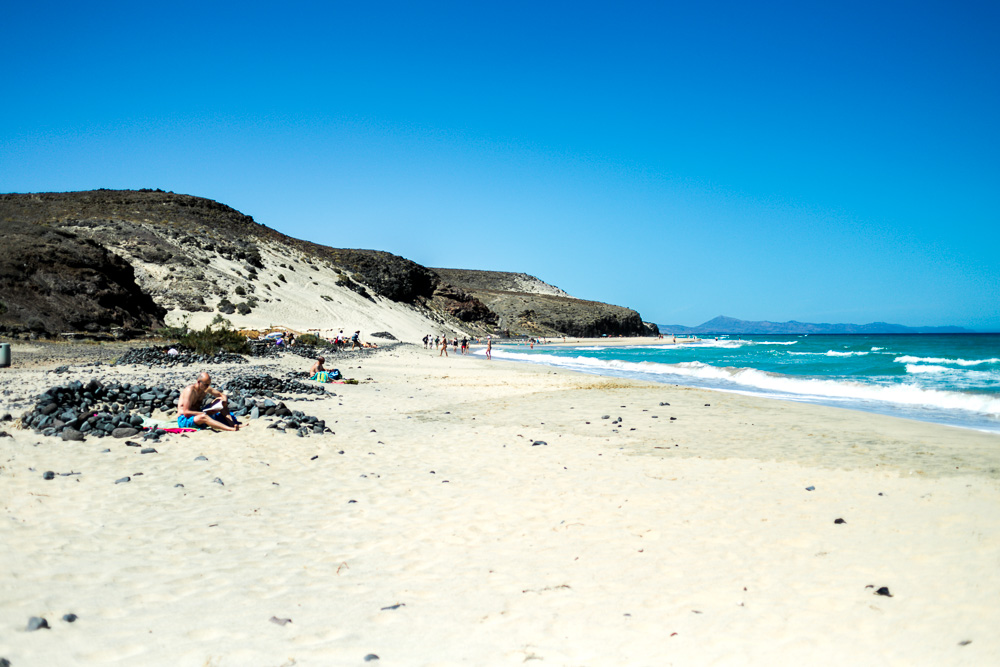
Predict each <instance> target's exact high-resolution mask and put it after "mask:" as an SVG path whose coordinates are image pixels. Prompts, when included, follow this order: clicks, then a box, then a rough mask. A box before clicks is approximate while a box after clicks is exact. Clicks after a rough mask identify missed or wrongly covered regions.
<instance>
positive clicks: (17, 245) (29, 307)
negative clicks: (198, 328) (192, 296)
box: [0, 195, 166, 334]
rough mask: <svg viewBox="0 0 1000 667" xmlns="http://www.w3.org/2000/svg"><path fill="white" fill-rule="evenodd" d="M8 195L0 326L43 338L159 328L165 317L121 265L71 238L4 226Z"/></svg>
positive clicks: (0, 256)
mask: <svg viewBox="0 0 1000 667" xmlns="http://www.w3.org/2000/svg"><path fill="white" fill-rule="evenodd" d="M10 196H11V195H0V235H2V237H3V240H4V251H3V252H2V253H0V295H2V296H0V300H2V302H3V307H2V308H0V325H3V326H5V327H6V328H7V329H8V330H12V331H34V332H37V333H48V334H58V333H62V332H66V331H87V332H101V331H109V330H111V329H112V328H115V327H120V328H125V329H133V330H134V329H149V328H153V327H159V326H163V317H164V316H165V315H166V311H165V310H164V309H163V308H161V307H160V306H158V305H157V304H156V303H155V302H154V301H153V299H152V298H151V297H150V296H149V295H148V294H146V293H144V292H143V291H142V289H140V287H139V285H138V284H137V283H136V280H135V272H134V271H133V269H132V267H131V266H130V265H129V264H128V263H127V262H126V261H125V260H123V259H122V258H121V257H119V256H117V255H115V254H113V253H111V252H108V251H107V250H106V249H105V248H103V247H102V246H100V245H98V244H97V243H95V242H94V241H91V240H89V239H86V238H82V237H79V236H77V235H76V234H73V233H72V232H68V231H65V230H61V229H49V228H47V227H42V226H41V225H34V224H24V223H22V222H18V221H17V220H16V219H15V220H14V221H11V220H10V218H9V217H8V216H7V215H5V213H6V210H5V209H4V207H3V203H4V200H5V198H7V197H10Z"/></svg>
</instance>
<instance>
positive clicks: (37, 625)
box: [25, 616, 52, 632]
mask: <svg viewBox="0 0 1000 667" xmlns="http://www.w3.org/2000/svg"><path fill="white" fill-rule="evenodd" d="M25 629H26V630H27V631H28V632H34V631H35V630H42V629H45V630H51V629H52V628H50V627H49V622H48V621H46V620H45V619H44V618H39V617H38V616H32V617H31V618H29V619H28V627H27V628H25Z"/></svg>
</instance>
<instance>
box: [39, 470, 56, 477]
mask: <svg viewBox="0 0 1000 667" xmlns="http://www.w3.org/2000/svg"><path fill="white" fill-rule="evenodd" d="M55 478H56V474H55V473H54V472H52V471H51V470H46V471H45V472H44V473H42V479H55Z"/></svg>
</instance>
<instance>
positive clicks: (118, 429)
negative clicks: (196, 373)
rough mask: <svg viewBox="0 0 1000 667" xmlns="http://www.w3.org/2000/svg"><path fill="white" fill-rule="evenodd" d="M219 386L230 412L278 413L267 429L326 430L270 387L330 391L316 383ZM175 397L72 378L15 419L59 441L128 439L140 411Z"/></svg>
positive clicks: (261, 380) (160, 389) (163, 406)
mask: <svg viewBox="0 0 1000 667" xmlns="http://www.w3.org/2000/svg"><path fill="white" fill-rule="evenodd" d="M225 390H226V393H227V395H228V396H229V408H230V411H231V412H232V414H233V415H234V416H236V417H237V418H240V417H247V418H250V419H257V418H258V417H278V418H280V421H278V422H275V423H274V424H271V425H270V426H269V427H268V428H276V429H278V430H280V431H282V432H295V433H296V434H297V435H300V436H304V435H309V434H312V433H324V432H326V431H328V429H327V428H326V423H325V422H324V421H323V420H321V419H319V418H317V417H311V416H308V415H306V414H305V413H304V412H301V411H299V410H292V409H291V408H289V407H288V406H286V405H285V404H284V403H283V402H281V401H280V397H279V396H278V395H277V394H276V393H275V392H279V391H280V392H284V393H292V394H317V395H322V396H335V395H336V394H332V393H327V392H326V390H325V389H323V387H321V386H315V387H313V386H310V385H306V384H304V383H302V382H299V381H297V380H293V379H281V378H276V377H272V376H269V375H260V376H241V377H237V378H235V379H233V380H231V381H230V382H228V383H227V384H226V385H225ZM275 398H278V400H275ZM179 400H180V390H178V389H170V388H168V387H165V386H163V385H157V386H152V387H147V386H145V385H143V384H136V383H133V384H128V383H126V384H118V383H108V384H104V383H102V382H100V381H98V380H90V381H89V382H87V383H86V384H84V383H83V382H80V381H79V380H76V381H73V382H70V383H69V384H67V385H64V386H60V387H52V388H51V389H49V390H47V391H46V392H45V393H43V394H42V395H41V396H39V398H38V402H37V403H36V404H35V407H34V408H33V409H32V410H29V411H27V412H25V413H24V414H23V415H22V417H21V419H22V423H23V424H24V425H25V426H27V427H30V428H32V429H34V430H35V431H36V432H38V433H41V434H42V435H46V436H61V437H62V438H63V440H83V439H84V438H85V437H88V436H94V437H98V438H103V437H105V436H114V437H116V438H128V437H134V436H137V435H139V434H140V433H142V423H143V417H144V416H146V417H148V416H151V415H152V414H153V411H154V410H165V411H168V412H174V411H175V409H176V407H177V403H178V401H179ZM165 434H166V431H163V430H161V429H153V430H148V431H147V432H146V433H144V434H143V435H142V437H143V438H146V439H152V440H158V439H159V438H160V436H163V435H165Z"/></svg>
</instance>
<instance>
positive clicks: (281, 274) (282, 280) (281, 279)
mask: <svg viewBox="0 0 1000 667" xmlns="http://www.w3.org/2000/svg"><path fill="white" fill-rule="evenodd" d="M282 266H284V264H282ZM278 280H280V281H281V282H283V283H287V282H288V281H287V280H285V274H284V273H279V274H278ZM275 284H276V285H277V283H275Z"/></svg>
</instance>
